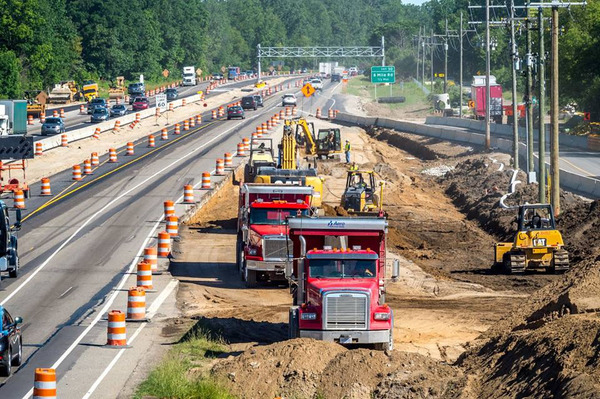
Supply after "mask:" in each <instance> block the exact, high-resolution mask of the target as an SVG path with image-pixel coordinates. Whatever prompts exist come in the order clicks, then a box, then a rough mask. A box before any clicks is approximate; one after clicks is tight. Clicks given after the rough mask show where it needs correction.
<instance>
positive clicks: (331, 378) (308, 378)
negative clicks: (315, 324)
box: [212, 339, 465, 399]
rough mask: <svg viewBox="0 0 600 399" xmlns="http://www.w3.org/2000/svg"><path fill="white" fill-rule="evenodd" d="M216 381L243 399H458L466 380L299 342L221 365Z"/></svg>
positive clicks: (404, 357)
mask: <svg viewBox="0 0 600 399" xmlns="http://www.w3.org/2000/svg"><path fill="white" fill-rule="evenodd" d="M212 372H213V374H214V375H215V376H216V377H217V378H221V379H224V380H225V379H226V380H227V381H229V388H230V389H231V392H232V393H233V394H235V395H238V396H240V397H242V398H261V399H262V398H268V397H276V396H285V397H292V398H314V397H324V398H342V397H344V398H355V399H359V398H360V399H362V398H365V399H368V398H373V397H375V398H421V397H456V396H458V395H457V393H458V392H460V391H461V389H462V387H463V386H464V380H465V379H464V376H463V375H462V373H461V372H460V370H459V369H457V368H456V367H452V366H449V365H446V364H442V363H439V362H437V361H435V360H433V359H430V358H428V357H425V356H421V355H417V354H412V353H404V352H397V351H394V352H391V353H384V352H381V351H373V350H368V349H353V350H348V349H346V348H344V347H342V346H340V345H338V344H335V343H331V342H323V341H316V340H311V339H295V340H290V341H285V342H280V343H275V344H272V345H268V346H261V347H254V348H253V349H251V350H248V351H246V352H244V353H242V354H241V355H240V356H237V357H235V358H230V359H227V360H224V361H222V362H219V363H217V364H216V365H215V366H214V367H213V370H212Z"/></svg>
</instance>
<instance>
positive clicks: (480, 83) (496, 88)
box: [471, 75, 502, 123]
mask: <svg viewBox="0 0 600 399" xmlns="http://www.w3.org/2000/svg"><path fill="white" fill-rule="evenodd" d="M485 80H486V79H485V76H473V82H472V83H471V101H473V103H472V105H473V107H472V108H473V112H474V113H475V118H476V119H485V108H486V105H485V100H486V98H485ZM490 103H491V106H490V119H491V120H493V121H494V122H495V123H502V86H500V85H499V84H498V83H496V77H495V76H493V75H490Z"/></svg>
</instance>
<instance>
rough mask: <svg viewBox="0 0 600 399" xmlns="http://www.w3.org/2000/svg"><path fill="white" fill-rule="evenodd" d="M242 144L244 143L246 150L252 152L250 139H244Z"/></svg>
mask: <svg viewBox="0 0 600 399" xmlns="http://www.w3.org/2000/svg"><path fill="white" fill-rule="evenodd" d="M242 143H244V150H245V151H250V139H249V138H248V137H244V138H243V139H242Z"/></svg>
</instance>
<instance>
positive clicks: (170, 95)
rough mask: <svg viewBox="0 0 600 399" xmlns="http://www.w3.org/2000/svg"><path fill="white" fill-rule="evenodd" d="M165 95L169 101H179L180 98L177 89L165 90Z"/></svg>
mask: <svg viewBox="0 0 600 399" xmlns="http://www.w3.org/2000/svg"><path fill="white" fill-rule="evenodd" d="M165 94H166V95H167V101H173V100H177V97H179V93H178V92H177V89H167V90H165Z"/></svg>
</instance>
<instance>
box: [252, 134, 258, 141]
mask: <svg viewBox="0 0 600 399" xmlns="http://www.w3.org/2000/svg"><path fill="white" fill-rule="evenodd" d="M256 139H258V133H256V132H252V144H256Z"/></svg>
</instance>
